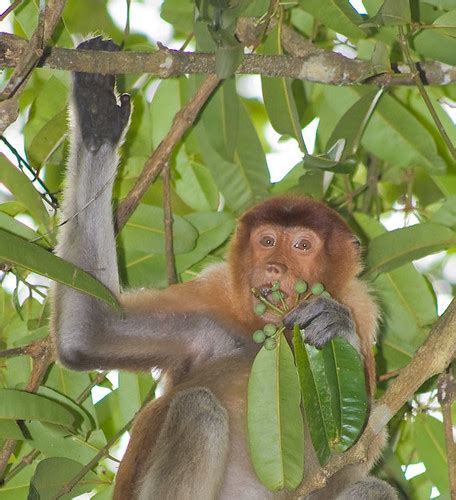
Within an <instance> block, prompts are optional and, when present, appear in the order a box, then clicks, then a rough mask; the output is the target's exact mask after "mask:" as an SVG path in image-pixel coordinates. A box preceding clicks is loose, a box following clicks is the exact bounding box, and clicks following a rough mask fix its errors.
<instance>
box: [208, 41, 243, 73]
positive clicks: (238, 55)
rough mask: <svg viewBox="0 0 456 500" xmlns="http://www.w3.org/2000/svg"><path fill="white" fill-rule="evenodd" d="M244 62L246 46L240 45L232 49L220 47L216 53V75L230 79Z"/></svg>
mask: <svg viewBox="0 0 456 500" xmlns="http://www.w3.org/2000/svg"><path fill="white" fill-rule="evenodd" d="M243 60H244V46H243V45H241V44H240V43H238V44H237V45H235V46H231V47H218V48H217V50H216V52H215V74H216V75H217V76H218V77H219V78H221V79H224V78H230V77H231V76H233V75H234V73H235V71H236V70H237V68H238V67H239V65H240V64H241V63H242V61H243Z"/></svg>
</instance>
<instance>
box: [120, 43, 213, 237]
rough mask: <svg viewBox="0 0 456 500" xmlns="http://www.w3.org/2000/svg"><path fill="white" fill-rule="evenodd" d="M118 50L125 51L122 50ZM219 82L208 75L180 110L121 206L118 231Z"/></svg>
mask: <svg viewBox="0 0 456 500" xmlns="http://www.w3.org/2000/svg"><path fill="white" fill-rule="evenodd" d="M117 53H118V54H122V52H117ZM219 82H220V80H219V79H218V78H217V77H216V76H215V75H211V76H208V77H207V78H206V80H205V81H204V82H203V83H202V85H201V86H200V88H199V89H198V90H197V91H196V92H195V94H194V95H193V96H192V97H191V99H190V100H189V101H188V102H187V104H186V105H185V106H184V107H183V108H182V109H181V110H179V111H178V112H177V113H176V116H175V117H174V120H173V124H172V126H171V128H170V130H169V132H168V133H167V134H166V137H165V138H164V139H163V140H162V142H161V143H160V144H159V145H158V147H157V148H156V149H155V151H154V152H153V153H152V155H151V157H150V158H149V159H148V160H147V162H146V164H145V166H144V169H143V171H142V172H141V175H140V176H139V177H138V180H137V181H136V184H135V185H134V186H133V188H132V190H131V191H130V192H129V193H128V195H127V197H126V198H125V199H124V200H123V201H122V203H121V204H120V205H119V208H118V209H117V216H116V227H117V231H120V230H121V229H122V227H123V226H124V225H125V223H126V222H127V220H128V219H129V217H130V215H131V214H132V213H133V212H134V210H135V208H136V207H137V206H138V203H139V200H140V199H141V197H142V196H143V195H144V193H145V192H146V191H147V189H148V188H149V186H150V185H151V184H152V183H153V182H154V180H155V179H156V178H157V177H158V175H159V174H160V172H161V171H162V169H163V167H164V166H165V164H166V162H167V161H168V159H169V157H170V155H171V152H172V150H173V148H174V146H175V145H176V144H177V143H178V142H179V141H180V140H181V139H182V136H183V135H184V134H185V132H186V131H187V130H188V129H189V128H190V127H191V126H192V124H193V122H194V121H195V119H196V117H197V116H198V113H199V112H200V110H201V108H202V107H203V106H204V104H205V103H206V101H207V100H208V99H209V97H210V96H211V95H212V92H213V91H214V90H215V89H216V88H217V85H218V84H219Z"/></svg>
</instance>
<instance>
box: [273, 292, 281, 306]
mask: <svg viewBox="0 0 456 500" xmlns="http://www.w3.org/2000/svg"><path fill="white" fill-rule="evenodd" d="M282 297H283V295H282V293H281V292H272V293H271V299H272V301H273V302H275V303H278V302H280V301H281V300H282Z"/></svg>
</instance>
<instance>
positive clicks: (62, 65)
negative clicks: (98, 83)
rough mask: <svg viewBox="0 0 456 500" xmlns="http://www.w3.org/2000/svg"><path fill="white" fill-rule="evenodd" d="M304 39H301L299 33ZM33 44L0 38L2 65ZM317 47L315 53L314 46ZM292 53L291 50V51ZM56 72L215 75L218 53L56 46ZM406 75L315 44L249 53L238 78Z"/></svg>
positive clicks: (346, 79) (389, 82)
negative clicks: (377, 71)
mask: <svg viewBox="0 0 456 500" xmlns="http://www.w3.org/2000/svg"><path fill="white" fill-rule="evenodd" d="M297 36H299V35H297ZM26 47H27V42H26V41H25V40H23V39H22V38H19V37H17V36H15V35H11V34H8V33H3V34H1V35H0V67H3V68H7V67H15V66H16V65H17V64H18V62H19V60H20V59H21V57H22V55H23V53H24V51H25V50H26ZM311 47H312V48H313V49H312V50H310V48H311ZM287 51H290V50H289V47H288V48H287ZM38 66H39V67H41V66H46V67H49V68H54V69H63V70H69V71H85V72H87V73H104V74H125V73H129V74H141V73H148V74H152V75H155V76H157V77H158V78H170V77H173V76H180V75H184V74H211V75H212V74H214V73H215V57H214V55H213V54H205V53H197V52H182V51H178V50H170V49H166V48H165V47H160V48H159V50H157V51H155V52H147V53H145V52H115V53H114V52H103V51H100V52H97V54H93V53H92V52H90V53H88V51H86V50H76V49H63V48H56V47H52V48H51V47H50V48H48V49H47V50H46V51H45V54H44V55H43V57H42V58H41V60H40V61H39V63H38ZM399 71H403V73H401V72H398V73H385V74H381V75H376V76H373V72H372V67H371V64H370V62H368V61H360V60H357V59H349V58H347V57H344V56H342V55H341V54H337V53H335V52H332V51H327V50H322V49H316V48H315V47H314V46H313V45H310V46H309V49H308V51H307V53H306V54H304V53H303V52H302V55H300V56H299V57H295V56H286V55H283V56H275V55H261V54H246V55H245V58H244V62H243V63H242V64H241V65H240V67H239V68H238V70H237V73H238V74H248V75H263V76H280V77H290V78H296V79H299V80H307V81H311V82H317V83H327V84H331V85H353V84H358V83H363V82H366V81H367V82H368V83H372V84H376V85H380V86H395V85H415V80H414V75H412V74H411V73H409V68H408V66H407V65H399ZM420 73H421V74H422V75H423V80H424V81H425V82H426V83H427V84H428V85H448V84H450V83H453V82H455V81H456V67H454V66H449V65H447V64H444V63H440V62H436V61H429V62H425V63H422V64H420Z"/></svg>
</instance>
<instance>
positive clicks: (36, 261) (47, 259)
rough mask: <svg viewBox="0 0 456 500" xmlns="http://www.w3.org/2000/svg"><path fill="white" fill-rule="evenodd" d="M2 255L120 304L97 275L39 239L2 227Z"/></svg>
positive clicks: (114, 304)
mask: <svg viewBox="0 0 456 500" xmlns="http://www.w3.org/2000/svg"><path fill="white" fill-rule="evenodd" d="M0 259H1V260H2V261H6V262H10V263H12V264H15V265H18V266H21V267H24V268H25V269H28V270H29V271H33V272H35V273H37V274H41V275H43V276H46V277H48V278H50V279H52V280H54V281H58V282H59V283H62V284H63V285H68V286H70V287H71V288H74V289H76V290H79V291H81V292H84V293H87V294H89V295H92V296H93V297H96V298H98V299H101V300H103V301H104V302H106V303H107V304H109V305H111V306H114V307H119V306H118V303H117V299H116V298H115V297H114V295H112V293H111V292H110V291H109V290H108V289H107V288H106V287H105V286H104V285H103V284H102V283H100V282H99V281H98V280H96V279H95V278H94V277H93V276H91V275H90V274H88V273H86V272H85V271H83V270H82V269H79V268H78V267H75V266H73V264H70V263H69V262H66V261H65V260H63V259H61V258H60V257H57V256H56V255H53V254H52V253H50V252H48V251H47V250H45V249H44V248H41V247H40V246H38V245H36V244H35V243H29V242H28V241H26V240H24V239H22V238H19V237H18V236H15V235H14V234H10V233H8V232H7V231H4V230H3V229H0Z"/></svg>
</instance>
